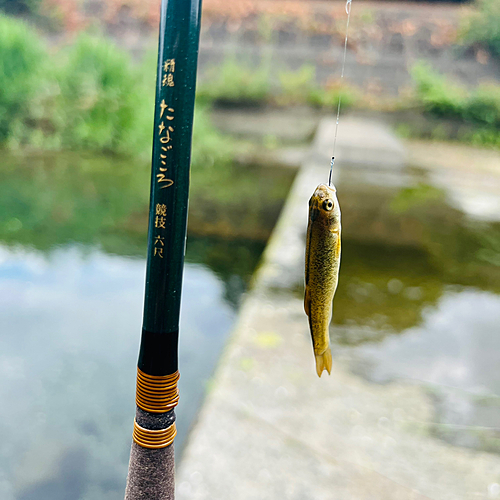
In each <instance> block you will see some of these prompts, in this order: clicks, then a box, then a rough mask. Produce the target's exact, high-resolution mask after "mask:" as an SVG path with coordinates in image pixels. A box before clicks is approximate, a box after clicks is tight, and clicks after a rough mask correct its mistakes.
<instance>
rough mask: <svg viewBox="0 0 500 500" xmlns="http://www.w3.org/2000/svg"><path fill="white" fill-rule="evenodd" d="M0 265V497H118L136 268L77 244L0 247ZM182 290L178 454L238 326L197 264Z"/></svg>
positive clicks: (137, 316)
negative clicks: (45, 249)
mask: <svg viewBox="0 0 500 500" xmlns="http://www.w3.org/2000/svg"><path fill="white" fill-rule="evenodd" d="M0 260H1V264H0V276H1V277H2V279H1V280H0V329H1V331H2V335H1V337H0V353H1V354H0V373H1V377H0V380H1V381H2V382H1V383H0V398H1V400H2V406H3V408H4V411H5V413H4V418H3V419H2V422H1V424H0V425H1V428H0V429H1V435H2V442H3V443H4V445H3V446H2V452H1V455H0V460H1V467H0V469H1V470H2V474H3V475H4V481H3V482H2V483H1V484H2V485H3V486H2V488H3V491H1V493H2V494H1V495H0V496H1V498H2V499H5V500H8V499H13V498H17V499H31V498H37V499H44V498H47V499H49V498H50V499H52V500H56V499H61V500H62V499H66V498H70V497H71V498H111V497H112V498H118V497H119V496H120V495H121V494H122V493H123V491H122V490H123V487H124V484H123V478H124V477H125V475H126V469H127V465H128V453H129V447H130V440H131V419H132V418H133V414H134V383H135V373H134V370H133V369H131V367H132V368H133V367H134V366H135V364H136V361H137V352H138V341H139V333H140V327H141V316H142V301H143V289H144V271H145V264H144V261H143V260H142V259H133V258H126V257H119V256H110V255H106V254H104V253H102V252H101V251H98V250H88V249H85V250H83V249H82V248H79V247H78V246H68V247H64V248H61V249H58V250H56V251H54V252H51V253H49V254H48V255H42V254H40V253H38V252H34V251H12V250H9V249H5V248H2V249H1V251H0ZM184 292H185V293H184V297H183V303H182V312H181V318H182V319H181V332H182V333H183V334H184V335H182V334H181V342H180V363H181V366H183V367H185V369H184V370H183V373H182V378H181V382H180V391H181V394H182V400H181V403H180V404H179V407H178V417H179V421H178V429H179V435H178V438H177V440H176V443H177V446H178V447H179V448H181V447H182V445H183V442H184V439H185V436H186V432H187V430H188V427H189V424H190V423H191V422H192V420H193V418H194V416H195V414H196V411H197V409H198V407H199V403H200V400H201V398H202V397H203V393H204V389H205V387H204V384H205V383H206V381H207V379H208V378H209V376H210V372H211V369H212V367H213V366H214V364H215V362H216V360H217V358H218V356H219V354H220V350H221V348H222V345H223V343H224V340H225V338H226V336H227V333H228V330H229V329H230V327H231V325H232V322H233V320H234V316H235V309H234V308H233V307H232V306H231V305H230V304H227V303H226V302H225V301H224V299H223V297H224V295H225V293H226V292H225V287H224V284H223V282H222V281H221V280H220V279H219V278H218V277H217V276H216V275H215V274H214V273H213V272H212V271H211V270H210V269H208V268H206V267H205V266H203V265H194V264H188V265H187V266H186V270H185V280H184ZM84 493H85V494H84ZM109 495H111V496H109Z"/></svg>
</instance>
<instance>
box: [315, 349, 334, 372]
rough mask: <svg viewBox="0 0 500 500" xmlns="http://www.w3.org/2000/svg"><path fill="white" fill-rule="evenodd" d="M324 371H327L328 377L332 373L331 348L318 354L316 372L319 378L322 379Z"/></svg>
mask: <svg viewBox="0 0 500 500" xmlns="http://www.w3.org/2000/svg"><path fill="white" fill-rule="evenodd" d="M323 370H326V371H327V372H328V375H330V372H331V371H332V351H331V350H330V348H329V347H327V349H326V351H324V352H322V353H321V354H316V371H317V372H318V377H321V374H322V373H323Z"/></svg>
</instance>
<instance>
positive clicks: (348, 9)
mask: <svg viewBox="0 0 500 500" xmlns="http://www.w3.org/2000/svg"><path fill="white" fill-rule="evenodd" d="M351 4H352V0H347V2H346V4H345V13H346V14H347V15H349V14H350V13H351Z"/></svg>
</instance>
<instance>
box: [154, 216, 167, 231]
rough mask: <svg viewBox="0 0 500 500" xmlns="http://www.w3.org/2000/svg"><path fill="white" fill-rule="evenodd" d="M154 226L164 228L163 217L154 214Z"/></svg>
mask: <svg viewBox="0 0 500 500" xmlns="http://www.w3.org/2000/svg"><path fill="white" fill-rule="evenodd" d="M155 227H156V228H161V229H165V217H158V216H156V219H155Z"/></svg>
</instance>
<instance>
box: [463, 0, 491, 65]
mask: <svg viewBox="0 0 500 500" xmlns="http://www.w3.org/2000/svg"><path fill="white" fill-rule="evenodd" d="M462 40H463V41H464V42H465V43H467V44H469V45H473V44H479V45H482V46H484V47H485V48H487V49H489V50H490V51H491V52H492V53H493V54H495V55H496V56H497V57H500V2H499V1H498V0H476V9H475V11H474V12H473V13H472V14H470V16H469V17H468V18H467V19H466V23H465V27H464V29H463V32H462Z"/></svg>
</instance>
